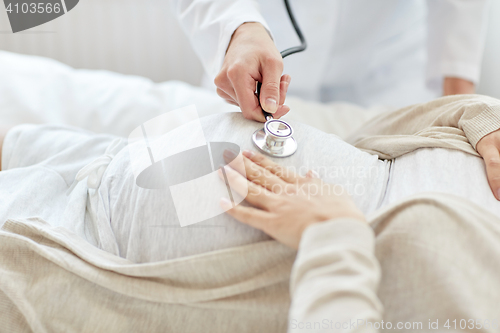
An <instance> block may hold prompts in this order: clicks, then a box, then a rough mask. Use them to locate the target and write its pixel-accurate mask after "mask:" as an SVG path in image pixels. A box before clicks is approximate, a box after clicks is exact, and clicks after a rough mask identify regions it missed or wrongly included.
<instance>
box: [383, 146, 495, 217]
mask: <svg viewBox="0 0 500 333" xmlns="http://www.w3.org/2000/svg"><path fill="white" fill-rule="evenodd" d="M424 192H440V193H448V194H453V195H456V196H460V197H462V198H465V199H467V200H470V201H472V202H474V203H475V204H477V205H478V206H480V207H483V208H485V209H487V210H489V211H490V212H491V213H493V214H495V215H496V216H500V202H499V201H498V200H497V199H496V198H495V197H494V195H493V193H492V192H491V189H490V186H489V184H488V179H487V177H486V169H485V167H484V161H483V159H482V158H481V157H478V156H473V155H470V154H464V153H462V152H460V151H457V150H451V149H442V148H429V149H418V150H416V151H414V152H411V153H409V154H406V155H403V156H401V157H398V158H396V159H395V160H393V162H392V163H391V170H390V176H389V183H388V185H387V192H386V194H385V197H384V201H383V202H382V207H385V206H390V205H392V204H394V203H396V202H398V201H400V200H401V198H406V197H409V196H412V195H415V194H419V193H424Z"/></svg>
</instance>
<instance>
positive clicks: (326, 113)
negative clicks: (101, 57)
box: [0, 51, 386, 138]
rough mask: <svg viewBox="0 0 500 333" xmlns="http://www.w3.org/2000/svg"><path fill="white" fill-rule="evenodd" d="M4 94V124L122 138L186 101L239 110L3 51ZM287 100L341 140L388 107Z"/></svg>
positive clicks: (202, 94) (195, 93)
mask: <svg viewBox="0 0 500 333" xmlns="http://www.w3.org/2000/svg"><path fill="white" fill-rule="evenodd" d="M0 95H1V96H2V98H0V119H2V123H3V125H5V126H8V125H16V124H23V123H51V124H66V125H72V126H77V127H80V128H85V129H87V130H90V131H93V132H97V133H110V134H114V135H119V136H121V137H128V135H129V134H130V132H131V131H132V130H134V128H135V127H134V126H136V124H141V123H144V122H146V121H148V120H150V119H152V118H154V117H156V116H158V115H160V114H163V113H165V112H168V111H172V110H176V109H178V108H182V107H185V106H187V105H192V104H194V105H195V106H196V109H197V111H198V115H199V116H200V117H204V116H207V115H210V114H215V113H221V112H235V111H238V110H239V108H237V107H235V106H232V105H230V104H228V103H226V102H225V101H224V100H223V99H221V98H219V97H218V96H217V95H216V94H214V93H213V92H210V91H207V90H205V89H201V88H196V87H193V86H190V85H188V84H185V83H182V82H178V81H169V82H164V83H160V84H155V83H153V82H152V81H151V80H148V79H146V78H142V77H138V76H130V75H121V74H117V73H112V72H108V71H95V70H81V69H80V70H76V69H73V68H71V67H68V66H66V65H64V64H62V63H60V62H57V61H54V60H51V59H47V58H42V57H36V56H26V55H20V54H15V53H9V52H3V51H0ZM287 104H288V105H290V107H291V108H292V111H291V112H290V113H289V114H287V116H286V117H287V119H294V120H298V121H300V122H302V123H304V124H307V125H310V126H314V127H316V128H319V129H321V130H322V131H324V132H327V133H333V134H336V135H339V136H340V137H342V138H344V137H346V136H347V135H348V134H350V132H351V131H352V130H354V129H355V128H356V127H357V126H358V124H359V123H360V122H363V121H366V120H368V119H369V118H370V117H373V116H375V115H376V114H378V113H381V112H384V111H386V109H385V108H372V109H364V108H361V107H357V106H354V105H353V104H349V103H330V104H320V103H311V102H306V101H303V100H300V99H298V98H292V97H290V98H288V100H287ZM68 110H71V112H68Z"/></svg>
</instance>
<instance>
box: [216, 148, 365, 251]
mask: <svg viewBox="0 0 500 333" xmlns="http://www.w3.org/2000/svg"><path fill="white" fill-rule="evenodd" d="M243 155H244V157H243V160H244V163H243V164H244V168H245V170H241V168H243V165H242V164H241V163H233V165H232V164H231V163H230V164H229V165H230V166H231V167H234V168H235V169H232V168H231V167H227V166H226V167H225V171H226V175H227V177H228V179H229V182H230V183H231V188H232V189H234V190H236V191H237V192H238V193H240V194H245V193H246V189H247V187H248V195H247V197H246V200H247V201H248V202H249V203H250V204H252V205H253V206H254V207H255V208H254V207H245V206H242V205H238V206H236V207H234V208H232V205H231V202H229V201H228V200H225V199H222V200H221V206H222V207H223V208H224V209H225V210H227V213H228V214H230V215H231V216H233V217H234V218H236V219H237V220H239V221H241V222H243V223H245V224H248V225H250V226H252V227H254V228H257V229H260V230H262V231H264V232H265V233H266V234H268V235H269V236H271V237H273V238H274V239H276V240H277V241H279V242H281V243H283V244H285V245H288V246H290V247H292V248H295V249H297V248H298V246H299V243H300V239H301V236H302V233H303V231H304V230H305V229H306V228H307V227H308V226H309V225H311V224H313V223H318V222H323V221H328V220H332V219H336V218H354V219H358V220H363V221H365V217H364V216H363V213H361V211H360V210H359V209H357V208H356V206H355V205H354V202H353V201H352V199H351V198H350V197H349V196H348V195H347V194H346V193H345V190H344V189H343V188H342V187H341V186H338V185H331V184H326V183H323V182H322V181H321V180H320V179H318V178H316V177H315V176H314V174H313V172H311V171H309V172H308V174H307V175H306V177H302V176H299V175H298V174H296V173H295V172H294V171H292V170H291V169H287V168H283V167H281V166H280V165H278V164H276V163H274V162H272V161H270V160H269V159H267V158H265V157H264V156H262V155H260V154H255V153H253V152H250V151H244V152H243ZM224 157H225V158H226V160H227V161H231V160H233V159H234V157H235V156H234V153H232V152H229V151H226V152H225V153H224ZM219 173H220V174H221V177H222V172H221V171H219ZM245 173H246V177H247V178H248V180H247V179H245V177H243V176H242V174H245Z"/></svg>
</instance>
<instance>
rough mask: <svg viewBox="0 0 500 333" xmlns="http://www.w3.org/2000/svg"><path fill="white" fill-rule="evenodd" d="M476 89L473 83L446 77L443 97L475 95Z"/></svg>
mask: <svg viewBox="0 0 500 333" xmlns="http://www.w3.org/2000/svg"><path fill="white" fill-rule="evenodd" d="M475 92H476V88H475V86H474V83H473V82H470V81H468V80H464V79H460V78H458V77H445V78H444V81H443V96H449V95H461V94H474V93H475Z"/></svg>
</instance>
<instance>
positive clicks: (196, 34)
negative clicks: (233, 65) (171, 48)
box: [172, 0, 270, 78]
mask: <svg viewBox="0 0 500 333" xmlns="http://www.w3.org/2000/svg"><path fill="white" fill-rule="evenodd" d="M172 4H173V7H174V11H175V13H176V15H177V17H178V19H179V22H180V24H181V26H182V28H183V30H184V32H185V33H186V35H187V37H188V38H189V40H190V42H191V45H192V46H193V48H194V50H195V52H196V54H197V55H198V57H199V58H200V60H201V62H202V64H203V67H204V69H205V71H206V72H207V74H208V75H209V76H210V77H213V78H214V77H215V76H216V75H217V73H218V72H219V70H220V69H221V67H222V63H223V61H224V56H225V54H226V50H227V47H228V45H229V42H230V40H231V36H232V35H233V33H234V31H235V30H236V29H237V28H238V27H239V26H240V25H242V24H243V23H245V22H259V23H261V24H262V25H264V27H265V28H266V29H267V31H268V32H270V30H269V27H268V25H267V23H266V22H265V20H264V18H263V17H262V15H261V13H260V12H259V6H258V3H257V2H256V1H255V0H172Z"/></svg>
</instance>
